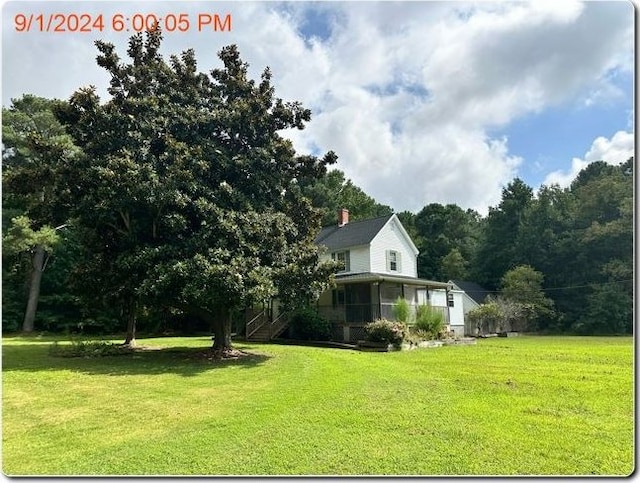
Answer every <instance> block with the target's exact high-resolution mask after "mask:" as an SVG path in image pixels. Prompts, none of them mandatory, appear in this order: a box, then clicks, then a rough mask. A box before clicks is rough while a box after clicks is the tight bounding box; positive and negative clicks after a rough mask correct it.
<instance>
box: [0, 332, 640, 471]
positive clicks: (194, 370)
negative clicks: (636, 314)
mask: <svg viewBox="0 0 640 483" xmlns="http://www.w3.org/2000/svg"><path fill="white" fill-rule="evenodd" d="M116 340H117V339H116ZM51 342H52V340H51V339H50V338H42V339H39V338H35V337H29V338H24V337H16V338H5V339H4V340H3V344H2V345H3V347H2V349H3V355H2V364H3V391H2V397H3V415H2V416H3V417H2V432H3V448H2V449H3V451H2V464H3V467H2V470H3V472H4V473H5V474H7V475H18V474H22V475H52V476H56V475H110V474H113V475H204V476H211V475H345V476H346V475H602V476H604V475H620V476H622V475H629V474H631V473H632V472H633V470H634V459H635V451H634V434H635V433H634V421H635V411H634V364H633V361H634V345H633V339H632V338H631V337H606V338H605V337H603V338H600V337H525V336H522V337H514V338H508V339H507V338H500V339H498V338H495V339H484V340H482V339H481V340H479V341H478V343H477V344H476V345H474V346H449V347H441V348H437V349H416V350H412V351H399V352H389V353H385V354H380V353H371V352H356V351H351V350H340V349H327V348H317V347H298V346H291V345H286V346H284V345H277V344H266V345H259V344H243V343H237V348H238V349H241V350H244V351H250V352H251V353H252V354H253V355H252V356H250V357H247V358H243V359H239V360H237V361H235V360H228V361H224V362H218V363H211V362H209V361H208V360H207V359H201V358H198V357H197V355H198V354H200V353H201V352H202V350H203V349H204V348H206V347H207V346H208V345H209V343H210V339H209V338H208V337H199V338H153V339H144V340H143V339H140V340H139V341H138V342H139V345H140V346H149V347H153V348H155V349H156V350H148V351H140V352H135V353H133V354H129V355H119V356H114V357H92V358H87V359H85V358H62V357H52V356H51V355H49V351H48V348H49V346H50V344H51ZM63 344H64V343H62V342H61V343H60V345H61V346H62V345H63ZM131 418H134V419H133V420H132V419H131Z"/></svg>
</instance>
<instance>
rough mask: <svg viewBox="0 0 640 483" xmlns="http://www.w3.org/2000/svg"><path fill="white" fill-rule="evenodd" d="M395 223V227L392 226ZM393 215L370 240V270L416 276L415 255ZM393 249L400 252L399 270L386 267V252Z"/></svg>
mask: <svg viewBox="0 0 640 483" xmlns="http://www.w3.org/2000/svg"><path fill="white" fill-rule="evenodd" d="M393 224H395V225H396V226H395V228H394V227H393ZM398 224H399V221H398V220H396V218H395V216H394V217H392V218H391V219H390V220H389V223H387V224H386V225H385V226H384V227H383V228H382V230H380V232H379V233H378V234H377V235H376V236H375V237H374V239H373V240H372V241H371V271H372V272H374V273H389V274H395V275H404V276H407V277H417V276H418V266H417V257H416V254H415V253H414V251H413V249H412V246H411V244H410V242H409V240H407V237H406V236H405V235H404V233H402V230H401V228H400V227H399V226H398ZM389 250H394V251H396V252H398V253H399V254H400V267H399V268H400V271H396V272H392V271H389V270H388V269H387V252H388V251H389Z"/></svg>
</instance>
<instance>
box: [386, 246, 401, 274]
mask: <svg viewBox="0 0 640 483" xmlns="http://www.w3.org/2000/svg"><path fill="white" fill-rule="evenodd" d="M400 262H401V260H400V252H397V251H395V250H389V251H387V271H389V272H400V271H401V265H400Z"/></svg>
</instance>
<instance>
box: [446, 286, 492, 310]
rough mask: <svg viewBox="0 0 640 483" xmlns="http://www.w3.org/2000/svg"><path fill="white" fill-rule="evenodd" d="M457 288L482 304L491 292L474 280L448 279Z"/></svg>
mask: <svg viewBox="0 0 640 483" xmlns="http://www.w3.org/2000/svg"><path fill="white" fill-rule="evenodd" d="M450 282H451V283H452V284H453V285H455V286H456V287H457V288H458V289H460V290H462V291H463V292H464V293H466V294H467V295H468V296H469V297H471V299H472V300H473V301H474V302H475V303H477V304H478V305H480V304H483V303H484V302H485V300H486V298H487V295H489V294H490V293H491V292H489V291H488V290H487V289H486V288H484V287H481V286H480V285H478V284H477V283H475V282H468V281H466V280H450Z"/></svg>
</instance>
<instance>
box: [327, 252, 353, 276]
mask: <svg viewBox="0 0 640 483" xmlns="http://www.w3.org/2000/svg"><path fill="white" fill-rule="evenodd" d="M331 260H336V261H338V262H342V263H344V268H343V269H341V270H338V273H342V272H349V271H350V270H351V254H350V253H349V250H341V251H339V252H333V253H332V254H331Z"/></svg>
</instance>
